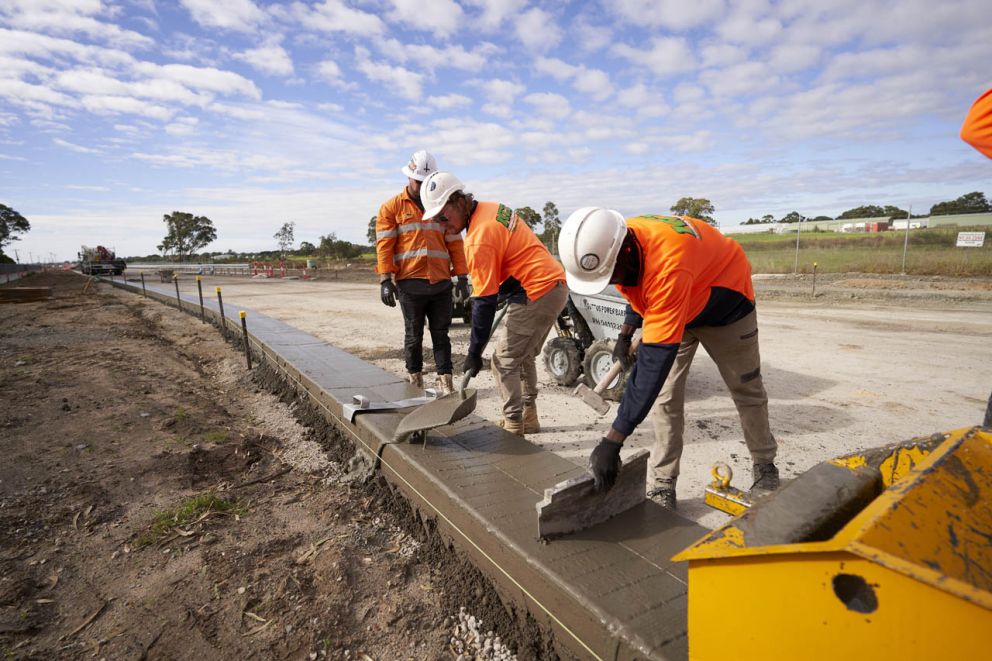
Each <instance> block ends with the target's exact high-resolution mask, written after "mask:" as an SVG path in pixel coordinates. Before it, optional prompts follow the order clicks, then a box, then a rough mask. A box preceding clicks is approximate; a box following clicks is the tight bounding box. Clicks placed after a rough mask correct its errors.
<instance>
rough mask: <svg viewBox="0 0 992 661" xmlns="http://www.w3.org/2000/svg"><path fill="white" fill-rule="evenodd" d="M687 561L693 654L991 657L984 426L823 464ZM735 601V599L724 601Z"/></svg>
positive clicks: (742, 505) (991, 488) (727, 505)
mask: <svg viewBox="0 0 992 661" xmlns="http://www.w3.org/2000/svg"><path fill="white" fill-rule="evenodd" d="M714 477H715V478H716V480H715V481H714V483H713V484H712V485H710V487H708V488H707V494H706V502H707V503H708V504H710V505H711V506H714V507H716V508H718V509H721V510H724V511H726V512H728V513H730V514H736V515H738V516H737V517H736V518H734V519H733V520H731V521H730V522H728V523H727V524H726V525H724V526H723V527H721V528H719V529H717V530H714V531H713V532H712V533H710V534H709V535H707V536H706V537H704V538H703V539H701V540H699V541H698V542H696V543H695V544H693V545H692V546H690V547H689V548H687V549H685V550H683V551H682V552H680V553H679V554H678V555H676V556H675V558H674V559H675V560H686V561H688V563H689V614H688V626H689V657H690V658H691V659H721V660H726V659H735V660H745V659H761V660H762V661H769V660H771V659H790V660H791V659H811V660H812V659H831V660H834V659H844V660H853V659H981V658H986V659H987V658H992V430H990V429H987V428H984V429H983V428H981V427H974V428H966V429H959V430H956V431H953V432H950V433H946V434H936V435H934V436H931V437H926V438H918V439H913V440H911V441H907V442H905V443H900V444H897V445H892V446H887V447H883V448H877V449H873V450H868V451H865V452H861V453H856V454H851V455H848V456H845V457H840V458H837V459H833V460H830V461H827V462H824V463H822V464H819V465H817V466H814V467H813V468H812V469H810V470H809V471H807V472H806V473H804V474H802V475H800V476H799V477H797V478H796V479H794V480H792V481H791V482H789V483H788V484H786V485H784V486H783V487H782V488H781V489H780V490H779V491H778V492H776V493H775V494H773V495H772V496H769V497H766V498H764V499H759V500H757V501H755V502H754V503H753V504H752V503H751V502H750V501H749V499H748V497H747V495H746V494H744V493H742V492H741V491H739V490H737V489H734V488H733V487H731V486H730V477H731V476H730V474H729V470H728V471H725V472H724V473H722V474H721V473H719V472H718V471H717V469H714ZM731 596H733V597H731Z"/></svg>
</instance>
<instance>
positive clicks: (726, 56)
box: [699, 41, 748, 67]
mask: <svg viewBox="0 0 992 661" xmlns="http://www.w3.org/2000/svg"><path fill="white" fill-rule="evenodd" d="M699 56H700V58H701V59H702V62H703V66H705V67H722V66H726V65H728V64H735V63H737V62H742V61H744V60H746V59H747V57H748V50H747V49H746V48H744V47H742V46H735V45H734V44H728V43H724V42H720V41H711V42H708V43H705V44H703V46H702V47H700V49H699Z"/></svg>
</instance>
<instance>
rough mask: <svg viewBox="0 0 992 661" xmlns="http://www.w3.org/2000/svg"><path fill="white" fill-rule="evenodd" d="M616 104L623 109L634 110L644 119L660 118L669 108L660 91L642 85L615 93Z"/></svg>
mask: <svg viewBox="0 0 992 661" xmlns="http://www.w3.org/2000/svg"><path fill="white" fill-rule="evenodd" d="M617 103H619V104H620V105H621V106H623V107H625V108H630V109H632V110H635V111H636V112H637V114H639V115H642V116H644V117H660V116H662V115H664V114H666V113H667V112H668V111H669V110H670V108H669V107H668V104H667V103H665V96H664V94H662V93H661V92H660V91H658V90H655V89H651V88H649V87H647V86H646V85H644V84H643V83H638V84H637V85H634V86H632V87H628V88H626V89H623V90H620V91H619V92H617Z"/></svg>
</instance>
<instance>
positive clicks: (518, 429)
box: [499, 418, 524, 438]
mask: <svg viewBox="0 0 992 661" xmlns="http://www.w3.org/2000/svg"><path fill="white" fill-rule="evenodd" d="M499 426H500V427H502V428H503V429H505V430H506V431H508V432H510V433H511V434H516V435H517V436H519V437H520V438H523V437H524V421H523V420H511V419H509V418H503V419H502V420H500V421H499Z"/></svg>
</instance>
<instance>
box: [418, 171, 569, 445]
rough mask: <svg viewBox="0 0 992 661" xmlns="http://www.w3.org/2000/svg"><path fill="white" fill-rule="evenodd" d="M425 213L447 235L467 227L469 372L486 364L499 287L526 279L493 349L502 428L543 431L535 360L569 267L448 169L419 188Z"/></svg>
mask: <svg viewBox="0 0 992 661" xmlns="http://www.w3.org/2000/svg"><path fill="white" fill-rule="evenodd" d="M420 198H421V200H422V201H423V203H424V219H425V220H427V219H430V218H434V219H435V220H436V221H437V222H438V223H440V224H441V226H442V227H444V228H445V232H446V233H447V235H448V236H457V235H458V234H459V233H461V231H462V230H463V229H464V230H467V231H466V233H465V259H466V261H467V262H468V270H469V275H470V276H471V278H472V299H473V300H472V336H471V340H470V342H469V347H468V355H467V356H466V358H465V364H464V371H465V373H466V374H468V375H469V376H472V377H474V376H475V375H476V374H478V373H479V370H480V369H481V368H482V350H483V349H484V348H485V346H486V342H487V341H488V340H489V333H490V331H491V327H492V323H493V318H494V317H495V315H496V306H497V299H498V296H499V293H500V286H501V285H507V284H514V285H516V283H519V286H522V287H523V291H524V292H525V293H526V297H525V298H524V297H523V296H521V299H522V300H519V301H515V300H514V298H512V297H511V298H510V302H509V303H507V305H508V306H509V307H508V308H507V311H506V316H505V318H504V319H505V321H504V327H505V330H504V332H503V333H502V334H501V335H500V338H499V340H498V342H497V344H496V348H495V350H494V352H493V360H492V369H493V375H494V376H495V377H496V384H497V385H498V386H499V391H500V394H501V396H502V398H503V420H502V422H501V424H500V426H501V427H503V428H504V429H506V430H507V431H510V432H512V433H514V434H517V435H519V436H523V435H524V434H532V433H536V432H538V431H540V429H541V426H540V422H539V421H538V416H537V364H536V362H535V359H536V358H537V354H538V353H540V351H541V346H542V345H543V344H544V338H545V337H547V335H548V331H549V330H551V326H552V324H554V322H555V319H556V318H557V317H558V313H559V312H561V309H562V308H563V307H564V306H565V299H566V298H567V296H568V289H567V287H566V286H565V271H564V270H563V269H562V267H561V264H559V263H558V262H557V261H556V260H555V258H554V257H552V256H551V253H550V252H548V249H547V248H546V247H544V244H542V243H541V242H540V241H538V239H537V237H536V236H534V232H532V231H531V229H530V227H528V226H527V223H525V222H524V221H523V220H520V219H519V218H518V216H517V214H515V213H514V212H513V210H512V209H509V208H508V207H506V206H504V205H502V204H500V203H499V202H477V201H476V200H475V198H474V197H473V196H472V194H471V193H466V192H465V186H464V185H463V184H462V182H461V181H459V180H458V178H457V177H455V176H454V175H453V174H451V173H449V172H436V173H434V174H432V175H430V176H429V177H427V179H425V180H424V183H423V185H422V186H421V189H420Z"/></svg>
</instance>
